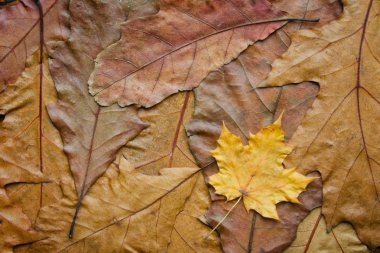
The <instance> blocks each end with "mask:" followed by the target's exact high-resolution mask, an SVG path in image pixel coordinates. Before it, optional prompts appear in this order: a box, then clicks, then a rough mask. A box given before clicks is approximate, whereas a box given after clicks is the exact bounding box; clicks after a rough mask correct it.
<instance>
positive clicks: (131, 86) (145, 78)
mask: <svg viewBox="0 0 380 253" xmlns="http://www.w3.org/2000/svg"><path fill="white" fill-rule="evenodd" d="M283 14H284V13H283V12H281V11H278V10H275V9H274V8H272V6H271V5H270V4H269V3H268V2H267V1H266V0H256V1H248V0H243V1H240V0H239V1H236V0H233V1H215V0H212V1H162V3H161V6H160V11H159V12H158V13H157V14H156V15H153V16H148V17H146V18H140V19H135V20H133V21H127V22H126V23H124V24H122V27H121V29H122V37H121V39H120V40H119V41H118V42H117V43H115V44H113V45H111V46H110V47H108V48H107V49H106V50H104V51H103V52H101V53H100V54H99V55H98V57H97V59H96V66H95V70H94V72H93V73H92V75H91V78H90V80H89V91H90V93H91V94H92V95H93V96H95V100H96V101H97V102H98V103H99V104H100V105H103V106H108V105H112V104H114V103H116V102H117V103H118V104H119V105H120V106H127V105H131V104H138V105H140V106H144V107H150V106H153V105H155V104H157V103H159V102H160V101H162V100H163V99H164V98H166V97H168V96H169V95H171V94H173V93H176V92H178V91H183V90H191V89H193V88H194V87H196V86H198V85H199V83H200V81H201V80H202V79H203V78H204V77H206V75H207V74H208V73H209V72H210V71H212V70H216V69H218V68H219V67H220V66H222V65H223V64H225V63H228V62H230V61H231V60H232V59H234V58H236V57H237V56H238V54H239V53H240V52H242V51H243V50H244V49H246V48H247V46H248V45H251V44H253V43H254V42H255V41H258V40H263V39H265V38H266V37H267V36H268V35H269V34H271V33H272V32H273V31H275V30H276V29H278V28H279V27H281V26H282V25H284V22H264V23H261V24H255V21H260V20H267V19H274V18H276V17H279V16H282V15H283ZM189 27H191V29H189Z"/></svg>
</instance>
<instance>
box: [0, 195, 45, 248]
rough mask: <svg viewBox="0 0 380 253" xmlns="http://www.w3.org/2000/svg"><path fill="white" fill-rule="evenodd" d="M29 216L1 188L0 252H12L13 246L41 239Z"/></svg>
mask: <svg viewBox="0 0 380 253" xmlns="http://www.w3.org/2000/svg"><path fill="white" fill-rule="evenodd" d="M31 225H32V224H31V222H30V220H29V218H28V217H27V216H26V215H25V214H24V213H23V212H22V209H21V208H20V207H17V206H15V205H14V203H12V202H11V201H10V200H9V198H8V196H7V195H6V193H5V190H4V189H1V188H0V238H1V240H0V252H2V253H12V252H13V247H14V246H17V245H21V244H25V243H31V242H33V241H37V240H38V239H41V235H40V234H38V233H37V231H35V230H34V229H33V228H32V226H31Z"/></svg>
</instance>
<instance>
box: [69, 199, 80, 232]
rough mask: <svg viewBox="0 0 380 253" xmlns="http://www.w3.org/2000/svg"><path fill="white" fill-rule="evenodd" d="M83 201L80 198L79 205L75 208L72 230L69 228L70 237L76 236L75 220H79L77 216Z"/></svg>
mask: <svg viewBox="0 0 380 253" xmlns="http://www.w3.org/2000/svg"><path fill="white" fill-rule="evenodd" d="M81 203H82V201H81V200H78V202H77V206H76V208H75V214H74V217H73V221H72V222H71V226H70V230H69V238H70V239H73V236H74V227H75V222H76V220H77V216H78V212H79V209H80V206H81Z"/></svg>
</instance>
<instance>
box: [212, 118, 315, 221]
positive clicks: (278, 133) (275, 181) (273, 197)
mask: <svg viewBox="0 0 380 253" xmlns="http://www.w3.org/2000/svg"><path fill="white" fill-rule="evenodd" d="M284 140H285V134H284V131H283V130H282V129H281V117H280V118H279V119H278V120H277V121H276V122H275V123H273V124H272V125H269V126H267V127H265V128H263V129H261V130H260V131H259V132H258V133H257V134H255V135H253V134H250V136H249V140H248V145H243V143H242V141H241V140H240V138H239V137H238V136H236V135H234V134H232V133H231V132H230V131H229V130H228V129H227V127H226V126H224V125H223V128H222V132H221V135H220V137H219V139H218V145H217V148H216V149H215V150H212V151H211V154H212V156H213V157H214V158H215V159H216V161H217V163H218V167H219V173H217V174H215V175H213V176H211V177H210V181H209V182H210V184H211V185H212V186H213V187H214V188H215V191H216V193H217V194H220V195H224V196H225V197H226V198H227V201H230V200H233V199H236V198H239V197H243V202H244V206H245V208H246V209H247V211H249V210H251V209H252V210H255V211H257V212H258V213H260V214H261V215H262V216H264V217H266V218H272V219H277V220H278V219H279V217H278V214H277V211H276V204H277V203H279V202H282V201H287V202H292V203H297V204H299V203H300V202H299V201H298V195H299V194H300V193H301V192H303V191H305V190H306V186H307V185H308V184H309V183H310V182H312V181H313V180H314V179H316V178H315V177H306V176H304V175H302V174H300V173H298V172H296V170H295V168H292V169H284V168H283V165H282V162H283V161H284V159H285V158H286V156H287V155H288V154H290V152H291V151H292V148H291V147H289V146H288V145H286V144H285V143H284Z"/></svg>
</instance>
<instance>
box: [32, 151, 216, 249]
mask: <svg viewBox="0 0 380 253" xmlns="http://www.w3.org/2000/svg"><path fill="white" fill-rule="evenodd" d="M120 164H121V166H120V169H117V167H116V166H113V167H112V168H111V169H109V170H108V171H107V172H106V174H105V176H103V177H102V178H100V179H99V180H98V182H97V184H95V185H94V186H93V187H92V188H91V189H90V191H89V193H88V195H87V197H86V198H85V199H84V201H83V207H82V209H81V213H80V214H79V221H80V222H79V221H78V224H77V232H76V233H75V236H74V238H73V240H69V239H68V238H67V228H68V226H69V224H70V220H71V215H72V212H73V210H74V209H75V201H76V196H75V192H74V191H73V182H72V181H71V180H69V181H67V179H68V178H67V179H65V181H63V182H62V186H63V188H64V192H65V197H64V198H63V199H62V201H60V202H59V203H57V204H55V205H52V206H49V207H44V208H43V209H42V210H41V215H40V220H39V221H38V226H37V227H38V228H39V230H41V231H43V232H44V233H45V234H46V235H49V237H48V238H46V240H41V241H39V242H37V243H35V244H33V245H32V248H31V249H30V251H28V252H78V251H80V252H105V253H107V252H115V251H116V252H120V251H121V252H178V251H176V250H177V249H180V252H193V251H194V249H195V250H196V249H198V250H196V251H197V252H202V250H203V251H204V252H220V251H219V250H218V244H217V242H216V241H215V238H214V239H213V240H212V242H213V243H210V242H209V241H203V240H202V237H203V236H204V235H205V234H206V232H208V231H207V230H206V229H204V227H202V226H201V223H200V222H199V223H198V225H196V224H194V220H196V219H194V218H192V215H194V214H197V213H198V210H196V209H195V208H194V207H192V205H194V204H195V205H197V206H198V207H201V210H204V209H205V203H206V202H207V201H208V200H207V198H206V199H204V198H195V199H194V197H197V196H198V192H199V190H201V188H202V187H204V182H203V178H202V176H201V174H200V173H199V171H200V169H199V168H166V169H162V170H160V173H159V175H145V174H142V173H140V172H139V171H138V170H134V168H133V167H132V166H131V165H130V164H129V162H127V161H126V160H124V158H122V162H121V163H120ZM204 190H205V189H203V191H204ZM188 198H190V201H189V200H188ZM190 203H192V204H190ZM178 219H179V220H181V222H178ZM186 221H191V222H190V223H189V224H186ZM193 225H195V226H193ZM197 228H200V229H199V230H198V229H197ZM195 229H197V233H192V235H191V236H190V237H188V235H187V234H189V233H190V232H189V230H191V231H192V232H194V230H195ZM182 235H185V237H184V238H188V239H191V240H188V241H187V240H185V239H184V238H183V237H182ZM198 243H199V244H198ZM183 244H185V245H183Z"/></svg>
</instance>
